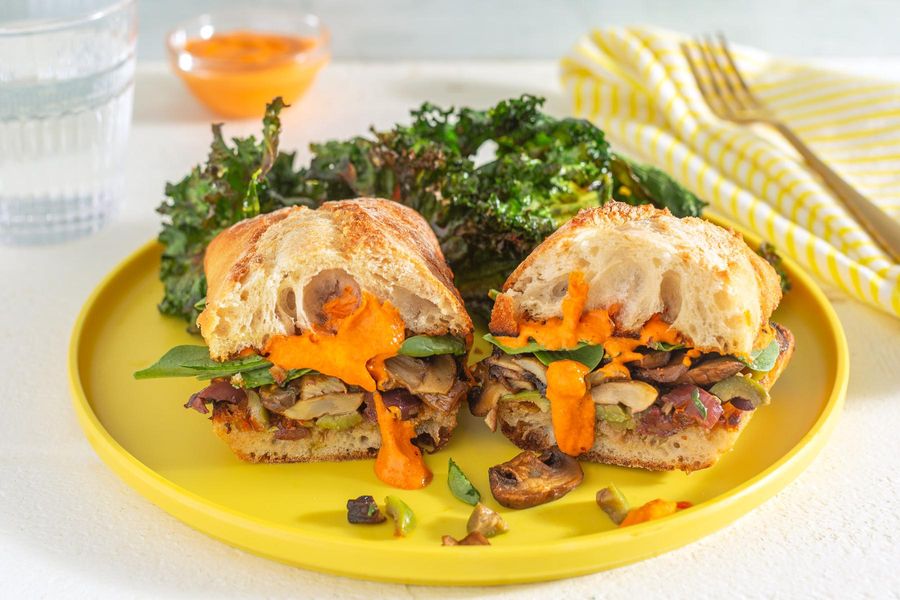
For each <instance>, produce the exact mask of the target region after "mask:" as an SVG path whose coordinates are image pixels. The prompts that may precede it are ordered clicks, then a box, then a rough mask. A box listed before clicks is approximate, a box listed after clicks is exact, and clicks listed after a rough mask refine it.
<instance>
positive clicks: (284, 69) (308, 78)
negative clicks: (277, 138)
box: [176, 31, 327, 117]
mask: <svg viewBox="0 0 900 600" xmlns="http://www.w3.org/2000/svg"><path fill="white" fill-rule="evenodd" d="M323 43H324V42H323V40H322V39H321V38H313V37H300V36H292V35H284V34H278V33H268V32H260V31H229V32H223V33H215V34H213V35H212V36H211V37H209V38H194V39H190V40H188V41H187V42H186V43H185V45H184V53H186V54H187V55H189V56H190V60H186V58H185V57H184V54H180V55H179V58H178V64H177V65H176V66H177V70H178V73H179V75H181V77H182V79H184V81H185V83H186V84H187V86H188V88H189V89H190V90H191V92H193V93H194V95H195V96H197V98H199V99H200V101H202V102H203V103H204V104H206V105H207V106H209V107H210V108H211V109H212V110H213V111H215V112H217V113H219V114H221V115H224V116H227V117H253V116H260V115H262V114H263V112H264V110H265V106H266V103H267V102H271V100H272V99H273V98H275V97H276V96H281V97H282V98H283V99H284V101H285V102H286V103H287V104H291V103H293V102H294V101H295V100H296V99H297V98H298V97H300V95H301V94H302V93H303V92H305V91H306V89H307V88H308V87H309V85H310V84H311V83H312V81H313V79H314V78H315V75H316V73H317V72H318V70H319V69H320V68H321V67H322V66H323V65H324V64H325V62H326V61H327V55H326V54H325V53H324V52H322V53H316V52H315V51H316V50H317V49H318V48H319V46H320V45H321V44H323ZM298 57H303V58H302V59H300V58H298Z"/></svg>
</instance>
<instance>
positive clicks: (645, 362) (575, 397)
mask: <svg viewBox="0 0 900 600" xmlns="http://www.w3.org/2000/svg"><path fill="white" fill-rule="evenodd" d="M587 295H588V285H587V283H586V282H585V281H584V277H583V275H582V274H581V273H579V272H573V273H571V274H570V275H569V278H568V288H567V291H566V295H565V298H564V299H563V303H562V316H561V317H558V318H551V319H548V320H547V321H544V322H534V321H530V320H524V321H522V322H520V323H519V327H518V334H517V335H516V336H496V337H494V336H491V335H488V336H485V337H486V339H487V340H488V341H490V342H491V343H492V344H493V345H494V346H495V347H494V351H493V354H492V355H491V356H490V357H488V358H487V359H485V360H484V361H483V362H482V363H481V364H480V365H479V369H480V370H481V371H482V372H481V375H482V377H481V380H482V381H483V382H484V383H483V386H482V391H481V397H480V398H476V399H475V400H474V401H473V412H475V414H478V415H480V416H485V417H487V418H488V423H489V424H491V421H492V420H493V424H494V425H496V409H497V407H498V405H499V403H503V402H517V403H520V405H519V406H520V407H522V406H527V407H529V410H540V411H542V412H547V411H549V412H550V416H551V421H552V425H553V433H554V437H555V438H556V442H557V445H558V446H559V448H560V449H561V450H562V451H563V452H566V453H567V454H570V455H573V456H578V455H580V454H583V453H584V452H586V451H588V450H590V449H591V447H592V446H593V445H594V442H595V439H594V437H595V432H596V431H597V427H596V424H597V423H598V422H601V421H602V422H606V423H608V424H609V425H610V426H612V427H615V428H620V429H624V430H633V431H636V432H638V433H640V434H649V435H655V436H660V437H668V436H671V435H673V434H675V433H677V432H679V431H681V430H683V429H685V428H687V427H690V426H695V425H696V426H700V427H702V428H705V429H707V430H709V429H712V428H713V427H716V426H722V427H726V428H728V429H735V428H737V427H739V426H740V423H741V419H742V416H743V415H744V414H745V413H746V412H748V411H752V410H754V409H755V408H756V407H757V406H759V405H760V404H763V403H766V402H768V400H769V396H768V392H767V388H768V386H769V385H771V382H772V380H773V379H774V377H775V376H777V374H776V373H774V372H772V371H773V369H775V366H776V364H777V363H778V362H779V361H778V357H779V355H780V354H781V353H783V352H786V351H788V349H789V347H790V340H789V336H790V333H789V332H787V330H785V329H783V328H781V327H780V326H778V325H771V326H767V327H765V328H763V331H762V332H761V333H760V335H759V337H758V339H757V342H756V344H755V347H756V348H758V349H757V350H755V351H754V352H753V355H751V356H730V355H721V354H718V353H714V352H708V353H705V352H701V351H700V350H698V349H695V348H692V345H691V341H690V340H689V339H686V338H685V337H684V336H682V335H681V334H680V333H679V332H677V331H676V330H674V329H672V328H671V327H670V326H669V325H668V324H667V323H666V322H665V321H664V320H663V319H662V317H661V316H660V315H654V316H653V317H652V318H651V319H650V320H649V321H648V322H647V323H645V324H644V326H643V327H642V328H641V329H640V331H639V332H637V333H636V334H633V335H624V334H623V335H617V332H616V327H615V320H614V317H615V315H616V312H617V307H616V306H611V307H609V308H605V309H592V310H587V311H586V310H585V304H586V300H587Z"/></svg>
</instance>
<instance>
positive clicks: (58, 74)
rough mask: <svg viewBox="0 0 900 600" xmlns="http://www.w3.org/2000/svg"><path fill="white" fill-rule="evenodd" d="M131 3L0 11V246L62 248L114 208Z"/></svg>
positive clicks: (98, 0)
mask: <svg viewBox="0 0 900 600" xmlns="http://www.w3.org/2000/svg"><path fill="white" fill-rule="evenodd" d="M135 11H136V6H135V2H134V1H133V0H122V1H118V2H116V1H115V0H2V1H0V243H6V244H28V243H44V242H55V241H60V240H64V239H70V238H73V237H77V236H80V235H84V234H86V233H90V232H92V231H96V230H97V229H98V228H100V227H101V226H102V225H103V224H104V223H105V222H106V221H107V220H108V218H109V217H110V216H111V214H112V213H113V212H114V210H115V208H116V206H117V205H118V204H119V203H120V201H121V200H122V196H123V192H124V189H123V188H124V172H123V168H124V165H123V161H124V157H125V151H126V145H127V140H128V130H129V126H130V123H131V105H132V97H133V79H134V60H135V58H134V52H135V41H136V37H137V31H136V18H135V16H136V15H135Z"/></svg>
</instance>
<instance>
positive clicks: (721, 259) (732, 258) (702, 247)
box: [490, 202, 781, 355]
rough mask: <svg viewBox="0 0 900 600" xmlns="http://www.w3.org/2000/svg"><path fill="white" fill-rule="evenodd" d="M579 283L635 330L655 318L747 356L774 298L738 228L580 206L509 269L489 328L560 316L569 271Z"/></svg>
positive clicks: (768, 272)
mask: <svg viewBox="0 0 900 600" xmlns="http://www.w3.org/2000/svg"><path fill="white" fill-rule="evenodd" d="M574 271H580V272H581V273H582V274H583V275H584V279H585V281H586V282H587V284H588V286H589V292H588V297H587V304H586V306H585V310H593V309H600V308H602V309H610V308H613V307H617V308H616V309H615V310H611V311H610V312H611V313H612V318H613V322H614V324H615V326H616V331H617V332H618V333H619V334H620V335H635V334H637V333H638V332H639V330H640V328H641V327H642V326H643V325H644V324H645V323H646V322H647V321H648V320H650V318H651V317H653V316H654V315H656V314H659V315H660V316H661V317H662V319H663V320H664V321H665V322H667V323H670V324H671V326H672V327H673V328H674V329H675V330H676V331H678V332H679V333H680V334H682V335H683V336H684V337H685V338H686V339H687V341H688V342H689V343H690V344H691V345H692V346H693V347H695V348H697V349H699V350H701V351H703V352H720V353H722V354H741V355H747V354H750V353H751V352H752V350H753V349H754V348H753V346H754V341H755V340H756V339H757V336H758V335H759V333H760V332H761V330H762V327H763V326H764V325H766V324H767V323H768V321H769V317H770V316H771V315H772V311H774V310H775V308H776V307H777V306H778V303H779V302H780V301H781V285H780V280H779V277H778V274H777V273H776V272H775V270H774V269H773V268H772V266H771V265H769V263H767V262H766V261H765V260H764V259H762V258H761V257H760V256H758V255H757V254H756V253H755V252H754V251H753V250H751V249H750V248H749V247H748V246H747V244H746V243H745V242H744V240H743V238H742V237H741V236H740V234H738V233H736V232H734V231H731V230H729V229H725V228H722V227H719V226H717V225H714V224H713V223H710V222H709V221H706V220H704V219H699V218H695V217H686V218H677V217H675V216H673V215H672V214H671V213H670V212H669V211H668V210H664V209H657V208H655V207H653V206H650V205H640V206H631V205H628V204H624V203H621V202H609V203H607V204H606V205H604V206H602V207H597V208H591V209H585V210H582V211H581V212H579V213H578V215H577V216H575V217H574V218H573V219H572V220H571V221H569V222H568V223H566V224H565V225H563V226H562V227H560V228H559V229H558V230H557V231H556V232H555V233H553V235H551V236H550V237H548V238H547V239H546V240H544V242H543V243H542V244H541V245H539V246H538V247H537V248H535V250H534V251H533V252H532V253H531V254H530V255H529V256H528V258H526V259H525V260H524V261H523V262H522V264H520V265H519V266H518V268H516V270H515V271H513V273H512V275H510V276H509V278H508V279H507V280H506V283H505V284H504V286H503V293H502V294H500V295H499V296H498V297H497V299H496V301H495V303H494V309H493V312H492V314H491V324H490V329H491V333H493V334H495V335H516V334H517V333H518V324H519V322H521V321H522V320H523V319H527V320H532V321H538V322H542V321H545V320H547V319H549V318H551V317H560V316H561V315H562V300H563V298H564V296H565V294H566V288H567V282H568V276H569V273H571V272H574Z"/></svg>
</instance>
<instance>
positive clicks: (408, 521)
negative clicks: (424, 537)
mask: <svg viewBox="0 0 900 600" xmlns="http://www.w3.org/2000/svg"><path fill="white" fill-rule="evenodd" d="M384 512H386V513H387V516H389V517H390V518H391V519H393V521H394V535H395V536H397V537H406V536H407V535H409V534H410V533H411V532H412V530H413V529H415V527H416V515H415V514H413V511H412V509H411V508H410V507H409V506H407V504H406V503H405V502H404V501H403V500H401V499H400V498H398V497H397V496H388V497H387V498H385V499H384Z"/></svg>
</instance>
